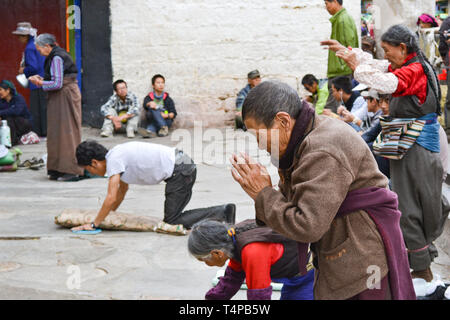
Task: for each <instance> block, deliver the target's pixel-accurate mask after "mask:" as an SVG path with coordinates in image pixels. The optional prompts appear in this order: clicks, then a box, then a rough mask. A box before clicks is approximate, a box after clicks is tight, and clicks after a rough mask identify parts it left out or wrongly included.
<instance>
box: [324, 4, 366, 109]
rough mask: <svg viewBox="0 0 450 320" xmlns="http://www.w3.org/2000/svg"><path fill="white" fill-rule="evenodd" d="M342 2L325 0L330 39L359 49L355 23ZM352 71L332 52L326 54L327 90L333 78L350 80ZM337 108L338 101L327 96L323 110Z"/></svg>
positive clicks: (329, 88) (331, 96)
mask: <svg viewBox="0 0 450 320" xmlns="http://www.w3.org/2000/svg"><path fill="white" fill-rule="evenodd" d="M343 4H344V3H343V0H325V6H326V9H327V11H328V13H329V14H330V15H332V17H331V19H330V22H331V37H330V39H335V40H338V41H339V42H340V43H342V45H344V46H346V47H352V48H357V47H359V38H358V31H357V29H356V25H355V21H354V20H353V18H352V16H350V14H349V13H348V12H347V10H346V9H345V8H344V7H343ZM352 73H353V71H352V69H350V68H349V67H348V66H347V64H345V63H344V61H342V60H341V59H339V58H338V57H336V53H335V52H333V51H331V50H330V51H329V52H328V72H327V76H328V90H329V91H331V82H332V80H333V79H334V78H336V77H339V76H346V77H348V78H349V79H351V78H352ZM338 107H339V101H336V100H335V99H334V97H333V95H331V94H330V95H329V97H328V101H327V105H326V106H325V108H327V109H330V110H331V111H332V112H336V111H337V108H338Z"/></svg>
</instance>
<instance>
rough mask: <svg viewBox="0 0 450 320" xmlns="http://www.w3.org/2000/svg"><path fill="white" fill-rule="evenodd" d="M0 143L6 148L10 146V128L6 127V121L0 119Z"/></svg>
mask: <svg viewBox="0 0 450 320" xmlns="http://www.w3.org/2000/svg"><path fill="white" fill-rule="evenodd" d="M0 144H2V145H4V146H5V147H7V148H11V147H12V144H11V129H10V128H9V127H8V121H6V120H2V126H1V127H0Z"/></svg>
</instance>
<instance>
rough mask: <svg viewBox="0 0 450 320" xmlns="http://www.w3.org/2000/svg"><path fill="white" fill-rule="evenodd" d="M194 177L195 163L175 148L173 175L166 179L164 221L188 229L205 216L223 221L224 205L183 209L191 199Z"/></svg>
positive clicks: (205, 217)
mask: <svg viewBox="0 0 450 320" xmlns="http://www.w3.org/2000/svg"><path fill="white" fill-rule="evenodd" d="M196 177H197V166H196V165H195V163H194V162H193V161H192V159H191V158H190V157H189V156H187V155H185V154H183V152H182V151H179V150H177V151H176V162H175V169H174V172H173V175H172V177H170V178H169V179H167V180H166V183H167V184H166V190H165V196H166V200H165V202H164V222H166V223H169V224H182V225H183V226H184V227H185V228H186V229H190V228H191V227H192V226H193V225H194V224H195V223H197V222H199V221H201V220H204V219H207V218H214V219H217V220H221V221H225V218H226V217H225V209H224V207H225V206H216V207H210V208H202V209H194V210H188V211H183V210H184V208H185V207H186V206H187V204H188V203H189V201H190V200H191V197H192V188H193V186H194V183H195V179H196Z"/></svg>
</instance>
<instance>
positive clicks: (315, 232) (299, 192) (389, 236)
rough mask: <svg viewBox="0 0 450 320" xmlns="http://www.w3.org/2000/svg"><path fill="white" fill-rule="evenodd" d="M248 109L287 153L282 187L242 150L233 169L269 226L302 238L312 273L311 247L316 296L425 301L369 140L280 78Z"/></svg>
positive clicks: (265, 138)
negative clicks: (316, 109)
mask: <svg viewBox="0 0 450 320" xmlns="http://www.w3.org/2000/svg"><path fill="white" fill-rule="evenodd" d="M242 116H243V120H244V122H245V125H246V126H247V128H248V129H249V130H250V131H251V132H254V133H255V135H256V138H257V141H258V144H259V145H260V148H265V149H266V150H267V151H268V152H270V153H271V156H272V158H274V159H278V160H279V164H278V166H279V175H280V183H279V190H277V189H275V188H273V186H272V181H271V178H270V175H269V173H268V172H267V170H266V168H265V167H263V166H262V165H260V164H259V163H256V162H255V161H253V160H252V159H251V158H250V157H249V156H248V155H245V154H243V155H242V156H237V155H233V156H232V158H231V160H230V161H231V163H232V165H233V169H232V176H233V178H234V179H235V180H236V181H237V182H238V183H239V184H240V185H241V187H242V188H243V189H244V191H245V192H246V193H247V194H248V195H249V196H250V197H251V198H252V199H253V200H254V201H255V208H256V219H257V220H258V221H260V223H265V224H266V225H267V226H268V227H270V228H271V229H273V230H274V231H276V232H278V233H280V234H282V235H284V236H286V237H288V238H290V239H292V240H295V241H297V242H299V259H300V267H301V268H303V270H304V271H305V269H306V263H307V250H308V244H311V249H312V251H313V254H314V263H315V266H316V269H317V270H316V271H317V273H316V279H315V283H314V299H415V298H416V296H415V293H414V288H413V284H412V279H411V275H410V272H409V264H408V256H407V253H406V248H405V245H404V242H403V237H402V232H401V229H400V216H401V213H400V212H399V211H398V203H397V197H396V195H395V194H394V193H393V192H391V191H389V189H388V188H387V186H388V180H387V178H386V177H385V176H384V175H383V174H382V173H381V172H380V171H379V170H378V168H377V164H376V162H375V159H374V157H373V156H372V153H371V152H370V149H369V147H368V146H367V145H366V143H365V142H364V141H363V140H362V139H361V137H360V136H359V135H358V134H357V133H356V132H355V131H354V130H353V129H352V128H351V127H350V126H348V125H347V124H346V123H344V122H342V121H339V120H335V119H332V118H329V117H324V116H318V115H316V114H315V112H314V110H313V109H312V108H311V107H310V106H309V104H308V103H306V102H302V101H301V99H300V98H299V96H298V94H297V92H296V91H295V90H294V89H293V88H291V87H289V86H288V85H286V84H283V83H280V82H276V81H268V82H265V83H263V84H261V85H259V86H258V87H257V88H255V89H254V90H252V91H251V92H250V93H249V95H248V97H247V99H246V100H245V102H244V106H243V109H242ZM273 140H275V141H273ZM272 146H275V147H274V148H272ZM374 273H376V275H377V276H375V277H374Z"/></svg>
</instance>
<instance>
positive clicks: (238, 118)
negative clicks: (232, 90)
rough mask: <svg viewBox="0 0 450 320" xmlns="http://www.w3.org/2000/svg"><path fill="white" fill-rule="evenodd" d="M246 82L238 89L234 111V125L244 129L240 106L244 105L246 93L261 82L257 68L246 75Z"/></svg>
mask: <svg viewBox="0 0 450 320" xmlns="http://www.w3.org/2000/svg"><path fill="white" fill-rule="evenodd" d="M247 79H248V84H247V86H246V87H245V88H243V89H242V90H241V91H239V93H238V96H237V99H236V112H235V127H236V129H245V125H244V121H242V106H243V105H244V101H245V98H247V95H248V93H249V92H250V90H252V89H253V88H254V87H256V86H257V85H259V84H260V83H261V74H260V73H259V71H258V70H253V71H251V72H249V74H248V75H247Z"/></svg>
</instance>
